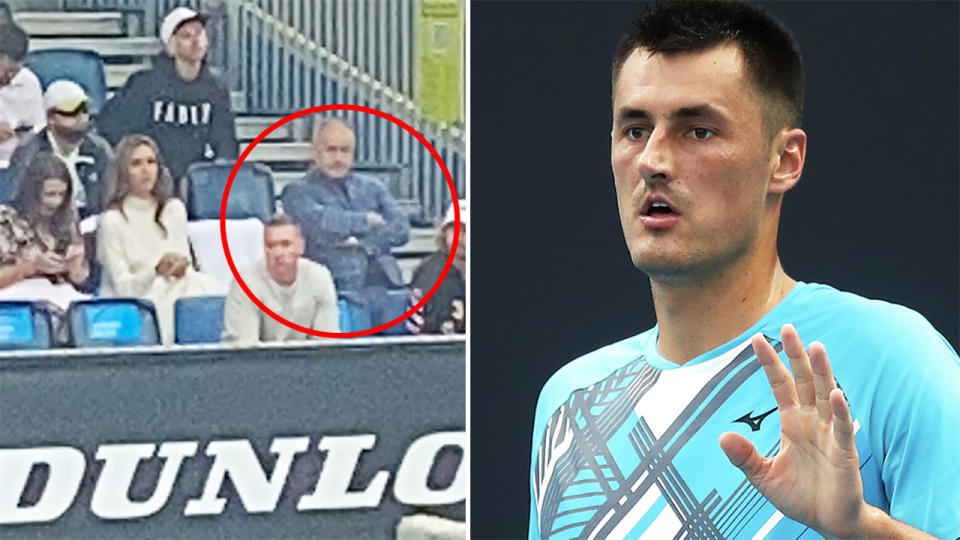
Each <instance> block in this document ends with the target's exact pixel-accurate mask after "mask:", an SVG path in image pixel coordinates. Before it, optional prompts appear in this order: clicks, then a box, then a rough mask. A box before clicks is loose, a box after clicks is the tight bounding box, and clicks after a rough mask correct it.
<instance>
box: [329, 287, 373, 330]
mask: <svg viewBox="0 0 960 540" xmlns="http://www.w3.org/2000/svg"><path fill="white" fill-rule="evenodd" d="M337 309H338V310H339V312H340V331H341V332H359V331H361V330H367V329H368V328H370V327H372V326H373V325H372V324H370V311H369V310H368V309H367V307H366V306H365V305H364V304H363V302H362V301H359V300H357V299H355V298H353V297H351V296H349V295H340V298H339V300H337Z"/></svg>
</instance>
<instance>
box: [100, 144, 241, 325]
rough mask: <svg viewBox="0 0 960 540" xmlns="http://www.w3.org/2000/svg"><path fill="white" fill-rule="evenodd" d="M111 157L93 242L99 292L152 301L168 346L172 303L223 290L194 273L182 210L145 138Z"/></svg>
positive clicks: (121, 147) (158, 156)
mask: <svg viewBox="0 0 960 540" xmlns="http://www.w3.org/2000/svg"><path fill="white" fill-rule="evenodd" d="M116 154H117V155H116V158H115V159H114V162H113V164H112V166H111V167H110V172H109V174H108V177H107V186H108V193H107V197H106V203H105V209H106V210H105V211H104V213H103V216H102V218H101V222H100V237H99V240H98V249H99V251H100V252H99V254H98V257H99V259H100V262H101V264H103V268H104V280H103V289H102V291H101V293H102V294H103V295H104V296H110V295H115V296H138V297H142V298H146V299H148V300H151V301H152V302H153V303H154V306H155V307H156V310H157V318H158V320H159V322H160V332H161V337H162V339H163V342H164V343H170V342H171V341H172V338H173V330H174V326H173V304H174V302H175V301H176V300H177V298H181V297H185V296H203V295H207V294H217V293H221V294H222V293H223V288H222V287H220V286H219V285H218V284H217V282H216V281H215V280H214V279H213V278H210V277H209V276H207V275H205V274H202V273H200V272H197V271H195V270H194V268H193V263H192V257H191V254H190V243H189V240H188V239H187V211H186V208H185V207H184V205H183V202H182V201H180V199H177V198H176V197H174V196H173V195H172V180H171V178H170V173H169V172H168V171H167V169H166V167H164V166H163V162H162V160H161V154H160V151H159V149H158V147H157V144H156V143H155V142H154V141H153V139H151V138H150V137H147V136H146V135H136V134H135V135H129V136H127V137H124V138H123V140H121V141H120V143H119V144H118V145H117V148H116Z"/></svg>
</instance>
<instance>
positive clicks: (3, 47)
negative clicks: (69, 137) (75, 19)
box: [0, 22, 44, 169]
mask: <svg viewBox="0 0 960 540" xmlns="http://www.w3.org/2000/svg"><path fill="white" fill-rule="evenodd" d="M29 43H30V41H29V38H28V37H27V33H26V32H24V31H23V29H21V28H20V27H19V26H17V25H16V24H14V23H13V22H7V23H4V24H0V169H5V168H7V166H8V165H9V162H10V156H11V155H13V151H14V149H15V148H16V147H17V144H18V143H19V141H20V140H21V138H25V137H28V136H29V135H30V134H31V133H35V132H37V131H39V130H40V129H42V128H43V124H44V116H43V105H42V100H41V95H42V90H41V89H40V81H39V80H38V79H37V76H36V75H34V74H33V72H31V71H30V70H29V69H27V68H26V67H24V65H23V60H24V58H26V56H27V47H28V46H29Z"/></svg>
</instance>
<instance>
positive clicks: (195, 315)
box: [173, 296, 226, 344]
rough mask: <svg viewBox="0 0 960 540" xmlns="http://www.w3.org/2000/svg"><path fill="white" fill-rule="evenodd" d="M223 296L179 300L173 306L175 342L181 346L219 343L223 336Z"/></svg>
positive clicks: (224, 299) (224, 300)
mask: <svg viewBox="0 0 960 540" xmlns="http://www.w3.org/2000/svg"><path fill="white" fill-rule="evenodd" d="M225 302H226V298H225V297H223V296H194V297H188V298H179V299H177V301H176V302H175V303H174V304H173V316H174V320H175V324H174V326H175V336H176V337H175V341H176V342H177V343H180V344H189V343H219V342H220V336H221V335H222V334H223V306H224V303H225Z"/></svg>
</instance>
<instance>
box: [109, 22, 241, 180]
mask: <svg viewBox="0 0 960 540" xmlns="http://www.w3.org/2000/svg"><path fill="white" fill-rule="evenodd" d="M206 22H207V15H205V14H202V13H197V12H196V11H193V10H191V9H189V8H186V7H178V8H175V9H173V10H172V11H171V12H170V13H169V14H168V15H167V16H166V17H165V18H164V19H163V24H161V26H160V40H161V41H162V42H163V44H164V47H165V48H166V51H165V52H164V53H161V54H159V55H157V56H156V57H155V58H154V59H153V69H149V70H146V71H141V72H139V73H134V74H133V75H132V76H131V77H130V79H128V80H127V83H126V85H124V87H123V88H122V89H121V90H119V91H118V92H117V95H116V96H115V97H114V98H113V99H111V100H110V101H108V102H107V103H106V104H105V105H104V107H103V110H102V111H101V112H100V116H99V117H98V118H97V129H98V130H99V132H100V133H101V134H102V135H103V136H104V137H105V138H106V139H107V140H108V141H110V142H111V143H112V144H116V143H117V141H119V140H120V139H122V138H123V137H124V136H125V135H129V134H131V133H142V134H145V135H149V136H150V137H151V138H153V140H155V141H157V144H159V145H160V150H161V152H162V153H163V156H164V157H165V158H166V160H167V167H168V168H169V169H170V174H171V175H173V178H174V179H175V180H176V179H179V178H181V177H183V176H184V175H185V174H186V172H187V167H189V166H190V164H191V163H194V162H196V161H212V160H214V159H219V158H226V159H236V157H237V137H236V134H235V130H234V121H233V113H232V112H231V111H230V93H229V91H228V90H227V87H226V85H225V84H224V83H223V82H222V81H220V80H219V79H218V78H217V77H215V76H214V75H213V74H212V73H211V72H210V69H209V67H208V66H207V62H206V58H207V50H208V48H209V45H210V41H209V38H208V35H207V30H206V27H205V25H206Z"/></svg>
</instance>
